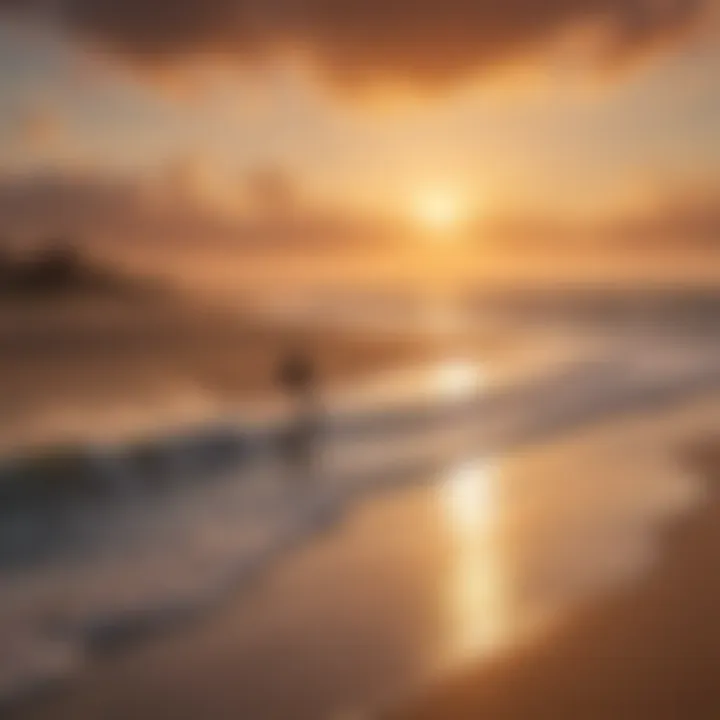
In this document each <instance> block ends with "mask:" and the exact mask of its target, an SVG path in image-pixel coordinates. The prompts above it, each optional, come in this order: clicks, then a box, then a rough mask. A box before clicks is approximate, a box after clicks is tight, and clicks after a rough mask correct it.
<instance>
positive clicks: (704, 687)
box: [13, 397, 720, 720]
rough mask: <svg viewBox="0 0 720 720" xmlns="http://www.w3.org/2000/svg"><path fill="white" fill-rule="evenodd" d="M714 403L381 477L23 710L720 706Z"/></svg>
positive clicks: (294, 711)
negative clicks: (213, 593)
mask: <svg viewBox="0 0 720 720" xmlns="http://www.w3.org/2000/svg"><path fill="white" fill-rule="evenodd" d="M719 413H720V404H718V402H717V400H716V399H715V398H714V397H711V398H709V399H705V400H702V401H698V400H695V401H692V402H691V401H686V402H680V403H679V404H678V403H676V404H675V405H674V406H673V407H670V408H666V409H663V410H662V411H657V410H654V411H653V412H650V413H644V414H643V413H642V412H640V413H639V414H629V415H627V416H625V417H623V418H620V419H616V420H615V421H613V422H611V423H609V422H603V423H601V424H600V425H599V426H589V427H587V428H585V429H579V430H576V431H572V432H570V433H569V434H568V437H566V438H564V439H560V440H557V441H556V442H554V443H548V444H547V445H544V446H539V447H535V448H534V449H528V450H527V451H523V452H521V453H515V454H514V455H513V456H510V457H506V458H504V457H494V458H478V459H477V463H476V464H474V465H472V466H469V465H468V461H467V459H464V460H463V461H462V462H460V463H459V464H458V463H455V464H452V463H451V464H448V465H447V466H446V467H444V469H443V470H442V471H437V472H433V473H429V474H428V476H427V477H425V478H422V477H420V478H417V480H418V482H419V484H414V483H413V484H411V485H408V486H400V487H397V488H395V489H389V490H388V491H387V492H384V493H382V494H380V495H373V496H369V497H368V498H367V499H366V500H365V501H364V502H363V503H361V504H360V505H359V506H357V507H355V508H354V509H353V508H348V510H347V512H346V513H345V514H344V515H343V516H342V517H341V518H336V519H335V522H333V523H330V524H329V525H328V526H327V528H326V529H325V530H324V531H323V532H319V533H316V534H314V535H313V536H312V537H311V538H310V539H309V540H308V541H306V542H304V543H303V544H302V545H301V546H300V547H299V548H298V549H296V550H295V551H294V552H292V553H290V554H288V555H286V556H284V558H283V559H282V560H281V561H280V562H278V563H276V564H274V565H273V566H272V567H270V568H269V569H267V570H266V571H264V572H262V573H261V574H260V575H259V576H258V577H257V578H256V579H255V581H254V582H253V583H252V584H251V585H249V586H248V587H247V588H245V589H243V590H241V591H240V592H239V593H237V594H235V595H234V596H232V597H230V598H228V599H227V600H226V601H225V602H224V603H223V605H222V606H221V607H220V608H219V609H218V610H216V611H215V612H213V613H212V614H210V615H208V616H204V617H201V618H200V619H198V620H197V621H194V622H192V623H190V624H188V625H186V626H184V627H182V628H180V629H176V630H173V632H171V633H170V634H162V633H161V634H159V635H155V636H150V637H149V638H146V639H145V640H143V641H142V642H140V643H138V644H132V645H130V646H122V647H120V648H118V649H117V650H116V651H114V652H111V653H106V654H103V655H101V656H100V657H98V658H97V659H96V660H95V661H94V662H93V663H92V664H88V665H86V667H85V669H84V670H82V671H81V672H80V673H79V674H78V675H77V676H76V677H75V679H74V680H73V681H72V682H71V683H69V684H68V685H66V686H65V687H64V688H63V689H61V690H60V691H59V692H53V693H51V694H48V695H47V696H45V697H40V698H38V699H36V700H35V701H34V702H31V703H29V704H26V705H23V706H22V707H20V708H18V709H17V711H16V713H13V717H17V718H19V719H21V720H60V719H63V718H66V719H68V720H69V719H70V718H73V720H90V719H91V718H98V717H103V718H114V717H117V718H125V717H135V718H141V719H142V718H157V717H164V718H178V719H182V718H195V717H199V716H201V715H207V716H212V717H213V718H236V717H247V718H258V719H265V718H268V719H270V718H278V719H280V718H291V717H292V718H298V719H300V718H303V719H304V718H308V720H310V718H344V717H366V716H371V717H372V716H375V715H382V714H384V713H387V716H388V717H400V718H415V717H418V718H425V717H428V718H475V717H481V716H484V715H485V714H487V715H489V716H492V717H506V716H507V717H574V718H579V717H581V718H586V717H587V718H596V717H597V718H610V717H627V718H631V717H632V718H645V717H647V718H650V717H652V718H656V717H663V718H664V717H668V718H670V717H673V718H675V717H714V716H715V715H714V714H713V711H714V710H717V708H718V707H720V705H718V704H717V703H718V693H717V691H716V690H715V688H714V683H713V676H714V675H713V667H714V662H715V661H716V658H717V657H718V654H719V653H720V650H719V648H720V636H718V634H717V633H715V632H714V630H713V627H712V618H713V612H714V608H715V607H717V600H718V597H719V595H718V594H719V593H720V586H718V588H715V587H714V586H715V584H716V583H714V580H713V579H712V578H713V575H712V567H713V564H714V549H715V546H716V543H717V532H718V531H717V523H716V519H717V517H718V512H719V510H718V506H717V504H716V502H715V500H714V495H713V492H712V490H713V489H712V480H713V478H714V477H716V474H717V455H716V453H715V452H714V450H713V448H714V443H715V434H714V432H715V429H716V427H717V421H718V419H720V414H719ZM570 550H571V552H569V551H570ZM428 688H431V689H430V690H429V689H428ZM686 711H687V713H686V714H684V713H685V712H686Z"/></svg>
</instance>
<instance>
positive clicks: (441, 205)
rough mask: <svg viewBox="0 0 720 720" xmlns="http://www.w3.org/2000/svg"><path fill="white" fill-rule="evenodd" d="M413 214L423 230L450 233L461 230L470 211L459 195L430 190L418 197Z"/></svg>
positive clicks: (446, 191)
mask: <svg viewBox="0 0 720 720" xmlns="http://www.w3.org/2000/svg"><path fill="white" fill-rule="evenodd" d="M412 214H413V217H414V219H415V222H416V223H417V224H418V225H419V226H420V227H421V228H422V229H424V230H429V231H431V232H433V233H448V232H450V231H454V230H457V229H459V227H460V226H461V225H462V224H463V222H465V220H466V219H467V214H468V211H467V207H466V205H465V203H464V201H463V199H462V197H461V196H460V195H459V194H457V193H454V192H451V191H449V190H428V191H425V192H422V193H419V194H418V195H417V196H416V198H415V200H414V202H413V208H412Z"/></svg>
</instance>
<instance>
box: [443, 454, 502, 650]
mask: <svg viewBox="0 0 720 720" xmlns="http://www.w3.org/2000/svg"><path fill="white" fill-rule="evenodd" d="M440 498H441V512H442V514H443V517H444V519H445V521H446V523H447V528H448V536H449V538H450V542H451V548H450V552H451V559H450V563H451V564H450V569H449V576H448V578H447V586H446V597H445V601H446V612H447V615H446V622H447V637H446V642H447V647H446V653H447V657H446V660H447V662H450V663H452V662H458V661H462V660H464V659H467V658H468V657H476V656H478V655H482V654H484V653H486V652H491V651H492V650H494V649H496V648H497V647H498V646H499V645H500V644H501V643H502V642H503V640H504V639H505V638H506V636H507V635H508V634H509V633H510V631H511V628H510V627H509V624H510V617H509V613H510V608H509V602H508V594H507V591H508V587H507V578H506V570H507V569H506V568H505V567H504V563H503V557H502V552H501V547H500V546H499V543H498V535H497V528H498V521H499V518H500V514H501V510H502V502H501V497H500V493H499V482H498V469H497V467H496V466H495V465H494V464H493V463H492V462H489V461H485V460H478V461H473V462H466V463H463V464H462V465H459V466H458V467H456V468H455V469H454V470H453V471H452V473H451V475H450V476H449V477H448V479H447V481H446V482H445V484H444V485H443V486H442V490H441V496H440Z"/></svg>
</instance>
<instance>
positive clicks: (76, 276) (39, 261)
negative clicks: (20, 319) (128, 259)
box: [0, 238, 143, 298]
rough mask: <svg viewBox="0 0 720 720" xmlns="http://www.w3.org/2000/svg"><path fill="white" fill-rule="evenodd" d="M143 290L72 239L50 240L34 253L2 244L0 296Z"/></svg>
mask: <svg viewBox="0 0 720 720" xmlns="http://www.w3.org/2000/svg"><path fill="white" fill-rule="evenodd" d="M142 289H143V288H142V287H141V284H140V283H138V282H137V281H135V280H132V279H130V278H127V277H124V276H123V275H122V274H121V273H119V272H116V271H112V270H109V269H107V268H104V267H102V266H101V265H99V264H98V263H97V262H96V261H94V260H92V259H91V258H90V257H88V256H87V255H86V254H84V253H83V251H82V250H81V249H80V246H79V244H78V243H77V242H75V241H73V240H71V239H66V238H54V239H51V240H48V241H47V242H45V243H43V244H42V245H41V246H40V247H39V248H38V249H37V250H34V251H33V252H31V253H12V252H10V251H9V250H7V249H6V248H3V247H1V246H0V298H12V297H20V298H22V297H28V298H32V297H44V296H63V295H73V294H83V293H87V292H99V293H109V294H116V293H117V294H122V293H124V292H137V291H140V290H142Z"/></svg>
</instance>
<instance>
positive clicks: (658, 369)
mask: <svg viewBox="0 0 720 720" xmlns="http://www.w3.org/2000/svg"><path fill="white" fill-rule="evenodd" d="M569 347H570V348H571V351H568V346H563V352H560V351H559V350H558V349H557V348H555V349H554V350H552V351H548V352H547V353H546V356H545V357H546V361H545V362H540V361H538V362H535V363H529V364H528V363H525V364H523V363H519V364H518V366H517V368H516V369H515V370H514V371H506V372H505V373H504V374H502V373H498V374H493V373H492V372H490V371H489V370H488V369H487V368H485V367H483V366H482V365H479V364H478V363H477V361H476V360H475V359H474V358H464V357H462V356H458V355H453V356H451V357H448V359H447V360H446V361H445V362H443V363H441V364H439V365H437V366H435V367H432V368H425V369H420V370H417V371H412V372H409V373H408V374H407V375H405V376H404V377H403V379H402V382H400V381H399V378H398V377H393V378H385V379H380V380H378V382H377V383H376V384H375V385H374V386H372V387H367V389H366V392H365V393H360V394H359V397H358V393H357V390H356V391H355V396H354V397H353V395H352V394H350V393H348V394H346V395H344V396H343V395H342V394H339V398H338V400H337V402H336V404H335V405H334V406H332V407H330V408H328V420H327V425H326V435H325V441H324V443H323V446H322V448H321V450H322V462H321V471H320V472H319V474H318V476H317V477H316V478H315V480H314V483H313V486H312V487H311V488H307V487H304V488H298V487H297V483H296V482H295V480H296V478H295V477H294V476H293V473H292V472H291V471H288V469H287V468H286V467H284V466H283V465H282V464H279V463H278V462H277V459H276V458H275V456H274V452H273V438H274V437H275V434H276V432H278V431H279V429H280V428H281V427H282V423H283V420H282V417H283V416H282V413H279V414H277V415H275V416H274V417H273V416H268V417H269V420H265V421H263V422H262V423H259V424H255V425H250V424H247V423H245V424H243V423H242V422H239V421H237V420H234V421H233V420H232V419H224V420H223V422H222V423H219V424H217V425H216V426H213V427H202V428H199V429H197V430H194V431H186V432H184V433H178V434H176V435H173V436H166V437H163V436H160V437H157V438H155V439H150V440H144V441H142V442H140V443H137V442H136V443H130V444H116V445H93V446H87V447H84V448H75V450H74V451H73V453H74V454H71V456H70V457H68V455H67V454H66V455H62V454H61V455H60V456H59V457H52V458H50V460H49V461H48V459H47V458H46V459H45V460H44V461H43V462H41V463H38V462H37V459H30V460H27V459H25V458H21V459H13V460H12V462H9V463H8V464H7V465H6V468H5V477H4V479H3V483H4V485H3V490H4V491H6V492H9V491H10V490H12V492H11V493H10V499H11V500H12V502H6V503H5V504H4V505H3V512H4V514H3V521H2V524H1V525H0V528H1V530H0V546H1V547H2V554H1V555H0V560H1V561H2V562H0V572H2V581H3V595H2V601H0V637H1V638H2V643H0V647H1V648H2V651H1V653H2V658H0V696H3V697H11V696H13V695H17V694H21V693H26V692H30V691H32V690H35V689H37V688H38V687H41V686H43V685H44V684H46V683H48V682H51V681H54V680H56V679H62V678H66V677H68V676H69V675H71V674H72V673H74V672H76V671H77V670H78V669H79V668H81V667H82V666H83V664H84V662H85V661H86V658H87V656H88V654H89V653H92V652H94V650H95V649H96V648H98V647H102V646H104V645H106V644H109V643H115V642H117V641H119V640H121V639H123V638H126V637H129V636H133V637H134V636H137V635H140V634H143V633H145V632H147V631H148V630H150V629H153V628H157V627H162V626H168V625H173V624H174V623H177V622H179V621H180V620H183V619H184V618H187V617H190V616H192V615H193V614H194V613H196V612H197V611H198V610H199V609H201V608H207V607H208V606H211V605H214V604H215V603H217V602H219V601H220V600H221V599H222V598H223V597H225V596H226V595H227V593H228V592H229V591H230V590H232V589H234V588H236V587H237V586H238V585H239V584H242V583H245V582H248V581H249V580H250V579H251V578H252V577H253V575H254V573H256V571H257V570H258V568H261V567H268V566H271V565H272V564H273V562H274V561H276V559H277V558H278V557H281V556H285V555H286V554H287V552H288V551H289V550H290V549H292V548H295V547H297V546H298V544H300V543H301V541H303V540H306V539H307V538H309V537H311V536H313V535H314V534H316V533H318V532H321V531H324V530H325V529H326V527H327V523H328V522H329V520H328V518H330V519H332V518H333V517H335V515H336V514H337V513H338V512H340V511H341V510H342V508H344V507H348V506H349V505H350V504H351V503H352V502H353V500H354V499H356V498H359V497H363V496H366V495H367V493H369V492H371V491H372V490H374V489H377V488H380V487H388V486H393V485H397V484H399V483H403V482H407V481H421V482H424V483H435V484H437V485H438V487H440V488H441V490H439V495H438V498H439V503H440V505H438V507H441V508H442V513H443V517H445V518H447V519H448V520H447V521H448V523H449V525H448V532H447V533H445V535H444V537H446V539H448V540H449V541H450V542H451V545H452V550H451V552H450V555H451V557H452V558H453V562H454V563H455V569H454V570H453V571H452V573H453V574H454V575H453V576H454V577H455V579H454V580H453V579H449V580H448V581H447V583H446V587H447V589H448V593H449V595H448V600H447V602H448V608H449V609H448V618H447V622H448V623H449V626H452V624H453V623H455V624H456V625H457V627H456V629H455V630H452V628H451V627H449V629H447V631H446V632H445V633H444V636H445V638H446V639H447V640H448V647H447V648H446V652H443V653H441V655H442V656H445V655H447V658H448V661H456V660H458V659H459V658H461V657H462V656H463V655H464V654H466V653H468V652H469V653H474V654H476V653H478V652H479V651H480V650H481V649H482V647H484V646H487V647H488V648H492V647H495V646H497V645H501V644H502V643H503V642H504V641H505V639H506V638H507V637H508V636H509V635H511V634H514V632H515V628H517V627H518V626H520V625H524V624H525V623H526V619H527V623H529V624H531V623H532V622H535V620H536V619H537V618H538V617H541V616H542V618H544V617H545V614H546V612H547V611H549V609H555V608H556V607H557V606H558V605H561V604H562V602H561V600H562V601H564V600H563V598H566V597H570V596H571V595H572V594H573V593H570V592H569V590H568V587H567V586H568V585H571V586H572V587H575V586H577V589H578V590H577V591H578V592H579V590H580V589H584V588H585V587H586V586H588V587H591V586H592V584H593V583H594V582H597V578H598V576H599V575H600V574H602V573H599V572H598V569H602V568H604V567H605V565H606V564H607V565H610V566H611V567H609V569H608V575H612V576H616V575H623V573H632V571H633V570H635V569H636V566H637V565H640V564H642V563H643V562H645V561H646V558H647V554H648V553H647V548H646V546H645V542H644V539H643V538H644V537H645V536H646V534H645V533H644V532H642V531H641V530H638V528H639V527H640V526H641V525H642V522H641V520H640V519H639V518H641V517H642V516H643V513H646V514H648V515H649V516H652V517H654V516H653V513H654V512H656V511H657V508H656V505H657V504H658V503H659V506H661V507H662V506H663V502H665V501H660V500H658V498H660V497H661V496H662V493H661V492H660V491H659V490H658V487H659V485H658V484H657V483H656V482H655V481H656V479H657V478H656V476H657V473H655V476H654V475H653V473H651V472H645V473H641V474H640V477H653V485H652V489H650V488H649V486H645V485H643V484H642V482H641V481H637V480H635V479H633V480H632V481H630V479H628V477H627V476H626V481H627V482H626V484H625V485H622V486H618V488H617V490H618V492H612V493H609V492H605V490H603V491H602V492H600V493H599V494H598V489H599V488H601V487H603V485H602V484H601V483H599V482H598V481H597V478H594V479H593V476H592V473H591V472H584V474H583V476H582V478H579V479H578V478H572V482H569V481H568V478H565V482H560V481H557V480H555V479H553V480H552V481H545V482H544V483H543V484H542V485H541V486H540V487H542V492H533V486H532V485H531V484H529V483H528V481H525V482H524V483H521V482H519V481H511V480H509V479H507V476H505V475H503V474H502V473H498V471H497V470H496V467H495V465H494V464H493V463H490V462H489V461H487V460H483V458H486V457H489V456H494V455H496V454H497V453H499V452H501V451H502V450H507V449H509V448H517V447H519V446H523V445H525V444H527V443H537V442H541V441H545V440H547V439H550V438H553V437H557V436H562V435H563V434H565V433H567V432H569V431H570V430H574V429H576V428H577V427H578V426H581V425H583V424H584V423H587V422H592V421H595V420H598V419H601V418H607V417H610V416H616V415H618V414H621V413H623V412H626V411H628V410H631V411H634V410H637V409H639V408H642V407H646V406H647V405H653V404H656V403H658V402H668V401H671V400H673V399H674V398H678V397H683V396H684V395H687V394H689V393H693V392H699V391H701V390H703V389H705V388H708V387H712V386H713V385H714V384H715V383H716V382H717V381H718V379H719V378H718V375H719V374H720V373H719V365H718V362H717V359H718V355H717V352H716V349H715V347H713V346H708V345H698V346H691V345H686V346H684V347H682V348H676V347H675V346H674V345H672V344H668V342H667V341H665V340H664V339H663V338H643V339H641V340H640V341H635V342H633V344H632V345H629V344H628V341H627V340H626V339H623V341H622V342H618V343H616V344H614V345H613V344H611V345H607V344H602V345H601V347H598V345H597V344H596V345H592V346H588V345H587V344H582V345H577V346H569ZM590 350H591V351H592V352H590ZM592 467H593V466H592V464H590V463H588V465H587V468H592ZM658 467H660V466H658ZM606 472H607V471H606ZM80 476H82V482H80V481H79V477H80ZM548 477H554V476H553V475H552V474H548ZM557 477H561V476H560V475H557ZM30 479H32V482H31V481H30ZM611 479H612V480H616V478H615V477H614V476H613V477H612V478H611ZM670 485H672V486H673V487H674V485H673V483H670ZM623 488H624V489H625V490H627V489H628V488H632V491H631V492H630V496H627V494H626V493H624V492H619V490H620V489H623ZM663 492H664V491H663ZM668 492H669V493H670V495H671V496H672V493H673V492H675V490H672V491H670V490H669V491H668ZM48 493H49V495H48ZM583 493H586V495H583ZM48 498H50V500H48ZM609 498H614V500H615V502H616V505H613V506H612V508H610V509H609V510H608V513H609V514H610V515H611V516H612V518H613V520H612V522H611V523H608V522H606V521H605V520H603V522H600V523H599V524H597V527H596V524H594V523H593V522H590V521H588V522H580V521H579V520H578V518H582V517H584V516H583V514H582V512H580V511H584V512H585V513H586V514H587V515H588V516H589V517H590V519H591V520H592V519H593V518H595V517H604V515H603V513H601V512H598V508H599V507H601V505H599V504H598V503H599V502H600V501H601V500H602V502H604V503H607V502H608V499H609ZM648 504H649V507H650V510H648V509H647V507H646V505H648ZM670 505H672V502H671V503H670ZM591 510H592V512H590V511H591ZM562 513H566V515H567V516H566V517H565V516H563V515H562ZM625 515H627V516H628V518H629V519H627V522H626V524H623V522H624V520H623V518H624V517H625ZM560 518H562V522H560V520H559V519H560ZM563 523H564V524H563ZM626 525H627V527H626ZM568 526H570V527H571V530H572V532H573V533H575V536H574V537H573V539H572V541H571V542H570V543H568V540H567V527H568ZM576 526H577V527H576ZM558 528H562V530H560V529H558ZM556 529H557V532H556ZM626 535H627V536H628V537H626ZM498 538H501V540H500V539H498ZM628 538H629V539H628ZM616 540H617V541H618V542H623V543H626V544H625V545H623V548H624V549H623V550H622V552H619V551H616V549H615V548H614V546H613V542H615V541H616ZM553 543H554V544H553ZM633 543H634V544H633ZM558 544H559V547H558ZM544 545H548V547H547V548H546V550H545V551H544V552H546V553H547V556H548V557H552V558H553V562H554V563H555V562H556V561H557V558H559V557H560V558H563V562H564V563H566V564H567V567H566V568H565V569H564V570H563V571H562V572H560V573H559V576H558V577H557V578H556V577H555V576H554V575H553V573H555V572H556V568H550V569H545V568H544V566H543V562H542V561H541V560H535V559H533V560H532V561H530V560H528V559H527V558H528V553H532V552H538V553H539V555H542V554H543V551H542V548H543V547H544ZM497 548H502V551H503V553H508V552H509V551H510V550H512V549H513V548H515V549H516V552H517V553H518V558H519V559H516V560H515V561H513V562H512V563H509V562H507V561H506V560H502V562H501V561H500V559H498V556H497V554H496V553H495V550H496V549H497ZM608 548H609V550H608ZM567 550H572V552H567ZM593 553H595V554H593ZM565 556H567V557H565ZM589 557H592V562H589V561H588V558H589ZM617 558H622V561H623V562H625V563H627V564H628V567H627V568H615V567H612V565H613V563H615V562H617ZM573 563H575V564H576V565H578V567H576V568H575V569H573V570H572V572H571V571H569V570H568V568H573V567H574V566H573ZM524 564H527V565H528V567H529V568H531V569H532V572H530V571H529V570H528V571H524V570H523V572H521V573H520V575H521V576H522V582H515V581H514V580H513V583H512V587H513V595H512V601H511V599H510V597H509V596H507V592H508V587H509V580H508V578H507V577H505V576H504V574H505V573H506V572H507V568H508V567H514V568H518V567H523V566H524ZM473 567H474V568H475V570H474V571H473ZM588 567H591V568H593V572H592V573H590V577H587V578H585V577H583V571H585V570H586V569H587V568H588ZM492 568H496V570H497V571H496V572H495V571H493V570H492ZM610 571H612V572H610ZM525 586H527V587H525ZM520 587H523V588H525V589H523V590H522V591H520V590H518V588H520ZM538 587H541V588H542V589H541V591H540V590H538V589H537V588H538ZM527 588H530V589H527ZM573 592H575V590H573ZM526 596H527V597H530V598H532V600H533V602H532V603H531V604H532V608H525V606H524V604H523V603H524V601H523V598H524V597H526ZM541 596H542V597H543V601H542V603H538V601H537V598H538V597H541ZM479 607H482V608H484V610H483V611H482V612H477V611H476V610H477V608H479ZM453 618H454V619H453ZM520 618H522V621H521V620H520ZM458 628H459V629H458ZM507 628H512V629H513V632H512V633H510V632H508V631H507ZM453 637H456V638H457V639H456V640H455V641H453V640H452V638H453Z"/></svg>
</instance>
